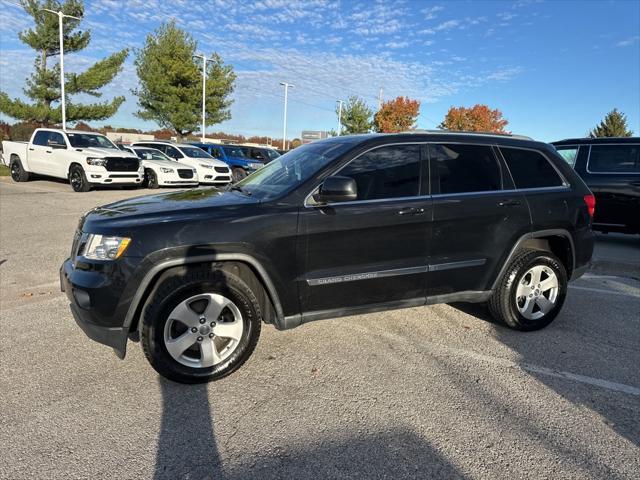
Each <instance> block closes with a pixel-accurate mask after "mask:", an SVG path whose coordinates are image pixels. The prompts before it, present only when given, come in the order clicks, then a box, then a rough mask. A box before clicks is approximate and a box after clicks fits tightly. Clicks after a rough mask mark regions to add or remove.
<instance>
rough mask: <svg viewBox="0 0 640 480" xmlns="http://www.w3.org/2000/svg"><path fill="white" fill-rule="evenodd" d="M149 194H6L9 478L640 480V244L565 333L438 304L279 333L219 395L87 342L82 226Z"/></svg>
mask: <svg viewBox="0 0 640 480" xmlns="http://www.w3.org/2000/svg"><path fill="white" fill-rule="evenodd" d="M147 192H149V191H130V190H101V191H94V192H90V193H87V194H76V193H73V192H72V191H71V189H70V187H69V186H68V185H66V184H63V183H58V182H48V181H34V182H29V183H26V184H14V183H11V182H10V181H5V180H3V181H0V286H1V288H0V290H1V293H0V313H1V317H2V318H1V322H0V324H1V325H2V330H1V336H0V372H2V374H1V378H0V411H1V412H2V413H1V415H0V458H1V459H2V460H1V461H0V478H2V479H12V480H13V479H22V478H25V479H27V478H29V479H31V478H119V479H126V478H167V479H174V478H185V479H219V478H224V479H246V478H261V479H262V478H394V479H395V478H478V479H480V478H482V479H484V478H580V479H583V478H597V479H601V478H609V479H616V478H638V472H640V448H639V445H640V369H639V368H638V367H639V366H640V238H639V237H624V236H616V235H610V236H599V237H598V241H597V247H596V256H595V258H594V268H593V269H592V270H591V271H589V272H588V273H587V274H586V275H585V277H583V278H582V279H580V280H579V281H578V282H576V283H575V284H572V286H571V288H570V291H569V295H568V299H567V302H566V304H565V307H564V310H563V311H562V313H561V314H560V315H559V317H558V318H557V319H556V321H555V322H554V323H553V324H551V325H550V326H549V327H548V328H546V329H545V330H543V331H540V332H534V333H526V334H525V333H518V332H513V331H511V330H508V329H506V328H503V327H501V326H499V325H495V324H494V323H492V322H491V321H490V320H489V319H488V316H487V313H486V312H485V311H484V310H483V308H482V307H479V306H468V305H467V306H464V305H437V306H433V307H422V308H414V309H409V310H399V311H393V312H383V313H378V314H371V315H366V316H359V317H351V318H345V319H339V320H327V321H322V322H316V323H313V324H308V325H305V326H303V327H300V328H298V329H295V330H291V331H286V332H278V331H276V330H275V329H273V328H272V327H269V326H265V328H263V333H262V338H261V339H260V342H259V343H258V347H257V349H256V351H255V353H254V355H253V357H252V358H251V359H250V360H249V361H248V362H247V364H246V365H245V366H244V367H243V368H242V369H240V370H239V371H238V372H236V373H235V374H233V375H232V376H230V377H227V378H226V379H224V380H222V381H219V382H216V383H213V384H210V385H199V386H186V385H179V384H174V383H171V382H169V381H165V380H162V379H161V378H159V377H158V376H157V375H156V373H155V372H154V371H153V370H152V368H151V367H150V366H149V365H148V364H147V362H146V360H145V359H144V357H143V355H142V352H141V349H140V348H139V346H138V345H135V344H130V346H129V351H128V356H127V358H126V360H125V361H120V360H118V359H117V358H116V357H115V355H114V354H113V353H112V352H111V350H110V349H108V348H106V347H102V346H100V345H98V344H96V343H94V342H92V341H90V340H88V339H87V338H86V337H85V336H84V334H83V333H82V332H81V331H80V329H78V328H77V327H76V325H75V323H74V321H73V319H72V317H71V314H70V313H69V309H68V306H67V302H66V297H65V296H64V294H62V293H61V292H60V290H59V286H58V268H59V266H60V264H61V263H62V261H63V260H64V259H65V258H66V256H67V254H68V251H69V249H70V246H71V238H72V235H73V232H74V229H75V226H76V223H77V220H78V218H79V216H80V215H81V214H82V213H83V212H84V211H86V210H88V209H89V208H91V207H93V206H96V205H99V204H104V203H109V202H111V201H115V200H117V199H120V198H124V197H131V196H137V195H140V194H144V193H147Z"/></svg>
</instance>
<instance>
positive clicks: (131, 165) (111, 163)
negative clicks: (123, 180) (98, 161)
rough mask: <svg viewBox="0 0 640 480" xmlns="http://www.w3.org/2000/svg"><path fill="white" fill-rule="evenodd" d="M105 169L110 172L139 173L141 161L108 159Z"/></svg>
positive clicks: (134, 159) (118, 158)
mask: <svg viewBox="0 0 640 480" xmlns="http://www.w3.org/2000/svg"><path fill="white" fill-rule="evenodd" d="M105 160H106V161H107V164H106V165H105V168H106V169H107V171H108V172H137V171H138V167H139V166H140V160H138V159H136V158H126V157H124V158H123V157H106V159H105Z"/></svg>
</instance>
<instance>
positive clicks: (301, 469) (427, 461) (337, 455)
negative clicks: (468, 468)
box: [196, 427, 465, 480]
mask: <svg viewBox="0 0 640 480" xmlns="http://www.w3.org/2000/svg"><path fill="white" fill-rule="evenodd" d="M312 441H313V444H312V445H301V446H300V448H291V449H286V450H280V451H278V452H277V456H269V457H261V458H257V459H255V460H252V461H251V462H245V463H244V464H242V465H239V466H238V467H236V468H234V467H233V466H231V467H230V468H228V469H227V474H228V477H227V478H232V479H233V480H241V479H243V480H244V479H283V478H320V479H322V478H393V479H415V478H442V479H462V478H465V477H464V475H463V474H462V473H461V472H460V471H459V470H458V469H457V468H456V467H455V466H453V465H451V463H450V462H449V461H448V460H446V459H445V458H443V457H442V456H441V455H440V454H439V453H438V452H437V451H435V449H434V448H433V447H432V446H431V445H430V444H429V443H428V442H427V441H425V439H423V438H420V437H419V436H418V435H416V434H415V433H414V432H412V431H410V430H408V429H404V428H401V427H400V428H395V429H393V430H390V431H384V432H377V433H376V432H372V433H370V434H369V435H357V436H349V435H348V434H346V435H344V436H340V437H339V438H322V439H313V440H312ZM196 478H197V477H196Z"/></svg>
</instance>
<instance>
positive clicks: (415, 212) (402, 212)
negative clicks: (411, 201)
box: [397, 207, 424, 215]
mask: <svg viewBox="0 0 640 480" xmlns="http://www.w3.org/2000/svg"><path fill="white" fill-rule="evenodd" d="M423 213H424V208H415V207H409V208H403V209H402V210H398V212H397V214H398V215H422V214H423Z"/></svg>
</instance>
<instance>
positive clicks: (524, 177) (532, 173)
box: [500, 147, 564, 188]
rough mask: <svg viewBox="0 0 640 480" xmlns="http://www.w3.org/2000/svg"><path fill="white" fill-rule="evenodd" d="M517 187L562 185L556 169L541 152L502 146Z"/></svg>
mask: <svg viewBox="0 0 640 480" xmlns="http://www.w3.org/2000/svg"><path fill="white" fill-rule="evenodd" d="M500 151H501V152H502V155H503V156H504V159H505V161H506V162H507V167H509V171H510V172H511V176H512V177H513V181H514V183H515V184H516V188H545V187H561V186H563V185H564V182H563V181H562V178H560V175H558V172H557V171H556V169H555V168H554V167H553V165H551V163H549V160H547V159H546V158H545V157H544V156H543V155H542V154H541V153H540V152H536V151H534V150H522V149H519V148H505V147H500Z"/></svg>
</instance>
